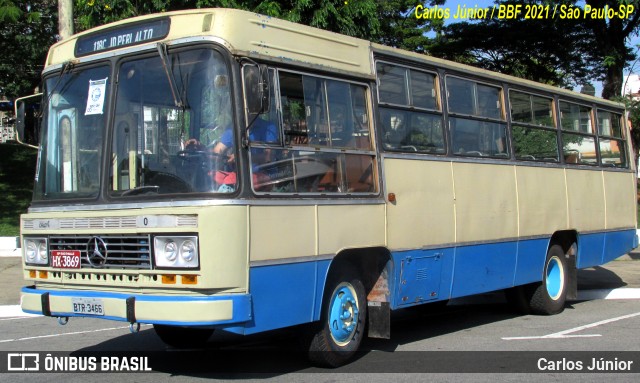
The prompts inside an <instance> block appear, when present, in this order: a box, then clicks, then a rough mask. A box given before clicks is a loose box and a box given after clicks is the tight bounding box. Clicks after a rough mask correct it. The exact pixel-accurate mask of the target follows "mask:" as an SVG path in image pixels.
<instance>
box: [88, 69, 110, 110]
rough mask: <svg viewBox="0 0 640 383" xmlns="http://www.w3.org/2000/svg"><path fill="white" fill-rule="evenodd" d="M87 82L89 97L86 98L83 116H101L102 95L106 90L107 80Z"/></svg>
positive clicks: (102, 107)
mask: <svg viewBox="0 0 640 383" xmlns="http://www.w3.org/2000/svg"><path fill="white" fill-rule="evenodd" d="M108 78H109V77H107V78H105V79H102V80H95V81H93V80H89V97H88V98H87V110H85V112H84V114H85V116H88V115H90V114H102V113H103V109H104V94H105V92H106V88H107V79H108Z"/></svg>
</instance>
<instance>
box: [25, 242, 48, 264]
mask: <svg viewBox="0 0 640 383" xmlns="http://www.w3.org/2000/svg"><path fill="white" fill-rule="evenodd" d="M22 245H23V249H24V261H25V263H26V264H28V265H46V264H48V263H49V249H48V247H47V239H46V238H24V240H23V244H22Z"/></svg>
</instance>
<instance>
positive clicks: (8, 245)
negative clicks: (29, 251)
mask: <svg viewBox="0 0 640 383" xmlns="http://www.w3.org/2000/svg"><path fill="white" fill-rule="evenodd" d="M19 248H20V237H0V251H2V250H15V249H19Z"/></svg>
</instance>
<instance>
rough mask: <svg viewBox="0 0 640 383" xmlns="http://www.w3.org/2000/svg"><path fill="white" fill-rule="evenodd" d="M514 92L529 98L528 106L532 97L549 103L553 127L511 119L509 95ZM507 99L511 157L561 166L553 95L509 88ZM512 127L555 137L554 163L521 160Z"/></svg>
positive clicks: (556, 113) (531, 160)
mask: <svg viewBox="0 0 640 383" xmlns="http://www.w3.org/2000/svg"><path fill="white" fill-rule="evenodd" d="M512 92H515V93H520V94H524V95H527V96H529V103H530V105H532V103H533V97H538V98H543V99H546V100H548V101H549V102H550V104H551V116H550V117H551V121H552V123H553V125H554V126H553V127H551V126H547V125H537V124H535V123H529V122H521V121H515V120H514V119H513V115H512V113H511V111H512V107H511V93H512ZM507 98H508V100H509V115H508V121H509V131H510V134H511V150H512V154H513V157H514V159H515V160H516V161H529V162H539V163H549V164H561V163H562V161H561V158H560V142H559V139H558V118H557V117H558V110H557V109H556V102H555V98H554V96H553V95H545V94H541V93H535V92H530V91H528V90H522V89H518V88H509V89H508V92H507ZM531 112H532V113H533V106H532V107H531ZM514 126H517V127H521V128H524V129H538V130H540V131H545V132H549V133H553V134H554V135H555V137H556V159H555V160H554V161H550V160H548V159H547V158H546V157H543V158H542V159H536V158H532V159H531V158H522V157H518V156H517V153H516V148H515V145H516V142H515V139H514V136H513V128H514Z"/></svg>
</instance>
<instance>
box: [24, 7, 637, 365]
mask: <svg viewBox="0 0 640 383" xmlns="http://www.w3.org/2000/svg"><path fill="white" fill-rule="evenodd" d="M43 83H44V96H43V99H42V126H41V140H40V146H39V156H38V158H39V160H38V166H37V169H36V176H35V190H34V194H33V202H32V205H31V207H30V208H29V211H28V213H27V214H25V215H23V216H22V218H21V230H22V231H21V236H22V238H21V240H22V243H23V255H24V277H25V279H26V280H27V281H28V286H26V287H24V288H23V289H22V293H21V294H22V303H21V304H22V309H23V310H24V311H25V312H28V313H37V314H43V315H46V316H51V317H58V318H61V320H62V321H63V322H64V321H66V320H68V318H69V317H91V318H102V319H108V320H115V321H123V322H128V323H130V324H131V328H132V330H134V331H135V330H136V329H139V325H140V323H144V324H153V326H154V329H155V331H156V332H157V334H158V336H159V337H160V338H161V339H162V340H163V341H164V342H166V343H167V344H169V345H171V346H173V347H193V346H197V345H205V343H206V342H207V340H208V338H209V336H210V335H211V334H212V332H213V331H214V330H220V331H227V332H231V333H236V334H254V333H258V332H264V331H267V330H272V329H279V328H284V327H290V326H298V325H300V326H299V327H300V329H301V331H302V335H301V339H303V344H305V345H306V348H307V350H308V351H309V356H310V358H311V360H312V361H314V362H315V363H318V364H321V365H327V366H337V365H340V364H343V363H345V362H347V361H348V360H349V358H350V357H352V356H353V354H354V352H355V351H356V350H357V349H358V347H359V345H360V342H361V340H362V339H363V337H365V336H367V335H368V336H372V337H381V338H389V336H390V320H389V318H390V313H391V311H393V310H398V309H403V308H406V307H411V306H415V305H421V304H428V303H432V302H438V301H447V300H449V299H452V298H457V297H463V296H468V295H473V294H479V293H484V292H490V291H499V290H505V291H507V292H508V294H507V295H508V296H509V298H510V300H511V301H512V302H513V303H515V304H517V305H518V306H519V307H520V308H521V309H523V310H524V311H525V312H529V313H536V314H555V313H558V312H560V311H562V310H563V307H564V304H565V300H566V299H567V298H568V297H572V296H575V295H576V289H577V288H576V286H577V282H576V270H577V269H580V268H587V267H591V266H595V265H601V264H603V263H606V262H608V261H610V260H613V259H615V258H617V257H619V256H621V255H623V254H625V253H627V252H628V251H630V250H631V249H632V248H634V247H636V246H637V243H638V240H637V236H636V200H635V195H636V181H635V173H634V171H635V169H634V165H633V164H632V162H631V161H630V160H629V158H632V157H631V155H630V153H631V148H630V144H629V134H628V133H629V132H628V129H627V128H626V123H625V118H624V117H625V115H624V114H625V111H624V109H623V107H622V106H621V105H619V104H617V103H613V102H609V101H605V100H602V99H599V98H594V97H589V96H586V95H582V94H577V93H574V92H571V91H568V90H563V89H557V88H554V87H550V86H546V85H541V84H537V83H534V82H530V81H525V80H521V79H518V78H514V77H509V76H504V75H501V74H497V73H493V72H488V71H484V70H480V69H476V68H472V67H469V66H464V65H460V64H456V63H452V62H449V61H444V60H439V59H434V58H432V57H429V56H425V55H419V54H414V53H410V52H405V51H401V50H397V49H393V48H389V47H385V46H381V45H378V44H373V43H370V42H368V41H364V40H359V39H355V38H351V37H348V36H342V35H338V34H335V33H331V32H326V31H322V30H318V29H314V28H310V27H307V26H302V25H297V24H294V23H291V22H287V21H282V20H277V19H274V18H271V17H266V16H262V15H259V14H255V13H249V12H245V11H239V10H229V9H200V10H194V11H180V12H169V13H163V14H158V15H148V16H143V17H137V18H133V19H130V20H125V21H121V22H116V23H113V24H109V25H106V26H103V27H98V28H95V29H92V30H89V31H86V32H83V33H80V34H77V35H75V36H72V37H70V38H68V39H65V40H63V41H61V42H59V43H57V44H55V45H54V46H53V47H52V48H51V50H50V51H49V55H48V57H47V61H46V66H45V69H44V72H43Z"/></svg>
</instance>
